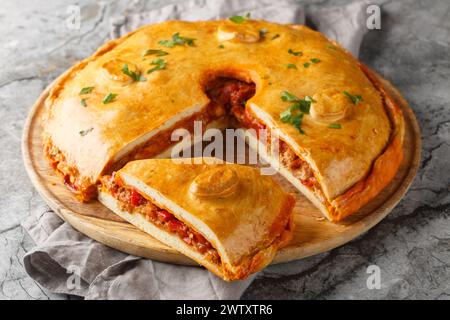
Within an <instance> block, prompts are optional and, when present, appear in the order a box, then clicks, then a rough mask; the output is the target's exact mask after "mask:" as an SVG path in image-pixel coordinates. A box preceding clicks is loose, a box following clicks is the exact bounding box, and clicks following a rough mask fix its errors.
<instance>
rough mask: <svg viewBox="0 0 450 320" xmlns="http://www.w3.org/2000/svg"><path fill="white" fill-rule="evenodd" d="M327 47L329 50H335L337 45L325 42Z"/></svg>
mask: <svg viewBox="0 0 450 320" xmlns="http://www.w3.org/2000/svg"><path fill="white" fill-rule="evenodd" d="M327 48H328V49H331V50H337V47H336V46H333V45H332V44H327Z"/></svg>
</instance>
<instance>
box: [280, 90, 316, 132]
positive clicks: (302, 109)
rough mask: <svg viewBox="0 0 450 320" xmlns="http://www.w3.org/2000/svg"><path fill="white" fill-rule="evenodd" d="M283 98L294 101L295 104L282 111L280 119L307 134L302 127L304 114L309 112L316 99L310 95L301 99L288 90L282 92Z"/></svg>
mask: <svg viewBox="0 0 450 320" xmlns="http://www.w3.org/2000/svg"><path fill="white" fill-rule="evenodd" d="M281 100H283V101H288V102H294V104H293V105H291V106H290V107H289V108H287V109H286V110H285V111H283V112H281V113H280V120H281V121H282V122H284V123H290V124H292V125H293V126H295V127H296V128H297V130H298V131H299V132H300V133H301V134H305V132H304V131H303V130H302V128H301V124H302V120H303V116H304V115H305V114H309V109H310V108H311V103H313V102H315V100H314V99H313V98H311V97H310V96H305V97H304V98H303V99H300V98H298V97H296V96H295V95H293V94H292V93H289V92H287V91H283V92H281Z"/></svg>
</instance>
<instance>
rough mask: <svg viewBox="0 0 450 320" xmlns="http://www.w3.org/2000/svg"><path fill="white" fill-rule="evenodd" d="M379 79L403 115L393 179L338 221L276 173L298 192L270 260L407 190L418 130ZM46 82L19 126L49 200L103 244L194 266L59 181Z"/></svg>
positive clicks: (365, 224)
mask: <svg viewBox="0 0 450 320" xmlns="http://www.w3.org/2000/svg"><path fill="white" fill-rule="evenodd" d="M380 79H381V78H380ZM381 80H382V82H383V83H384V85H385V87H386V89H387V90H388V92H389V93H390V94H391V95H392V97H394V98H395V99H396V100H397V102H398V103H399V105H400V106H401V108H402V110H403V114H404V117H405V125H406V128H405V139H404V153H405V157H404V160H403V163H402V165H401V167H400V170H399V172H398V173H397V175H396V177H395V179H394V180H393V181H392V182H391V183H390V184H389V186H388V187H387V188H385V190H383V192H382V193H381V194H380V195H378V196H377V197H376V198H375V199H374V200H373V201H371V202H370V203H369V204H368V205H366V206H365V207H364V208H363V209H361V210H360V211H359V212H358V213H357V214H355V215H353V216H351V217H349V218H347V219H345V220H344V221H342V222H340V223H331V222H328V221H326V220H325V219H324V218H322V215H321V213H320V212H319V210H318V209H317V208H315V207H314V206H313V205H312V203H311V202H309V201H308V200H307V199H306V198H305V197H304V196H303V195H301V194H299V193H298V192H296V190H295V189H294V188H293V187H292V186H291V185H290V184H289V183H288V182H287V181H286V180H284V179H283V178H282V177H279V176H276V179H277V180H279V181H280V183H281V184H282V185H283V187H285V189H286V190H287V191H290V192H294V193H296V194H297V202H296V207H295V209H294V215H295V231H294V238H293V240H292V241H291V243H290V244H289V246H287V247H285V248H283V249H281V250H280V251H279V252H278V254H277V256H276V257H275V259H274V261H273V263H281V262H287V261H292V260H296V259H301V258H304V257H307V256H311V255H315V254H318V253H322V252H326V251H328V250H331V249H333V248H336V247H338V246H341V245H343V244H345V243H346V242H348V241H350V240H352V239H354V238H355V237H357V236H359V235H361V234H362V233H364V232H366V231H367V230H369V229H370V228H372V227H373V226H374V225H376V224H377V223H378V222H380V221H381V220H382V219H383V218H384V217H386V215H387V214H388V213H389V212H390V211H391V210H392V208H393V207H394V206H395V205H396V204H397V203H398V202H399V201H400V199H401V198H402V196H403V195H404V194H405V193H406V191H407V190H408V188H409V186H410V184H411V183H412V181H413V179H414V176H415V174H416V172H417V169H418V167H419V163H420V152H421V138H420V130H419V126H418V124H417V120H416V118H415V116H414V113H413V111H412V110H411V109H410V107H409V106H408V104H407V102H406V101H405V100H404V99H403V98H402V96H401V95H400V93H399V92H398V91H397V90H396V89H395V88H394V87H393V86H392V85H391V84H390V83H389V82H388V81H386V80H384V79H381ZM56 81H57V80H56ZM50 87H51V86H49V87H48V88H47V89H46V90H45V91H44V92H43V93H42V95H41V97H40V98H39V99H38V101H37V102H36V103H35V105H34V106H33V108H32V110H31V112H30V114H29V116H28V119H27V122H26V125H25V128H24V135H23V141H22V152H23V158H24V162H25V168H26V170H27V172H28V174H29V176H30V178H31V181H32V183H33V184H34V186H35V187H36V189H37V190H38V192H39V193H40V194H41V196H42V197H43V198H44V200H45V201H46V202H47V203H48V205H49V206H50V207H51V208H52V209H53V210H54V211H55V212H56V213H57V214H58V215H59V216H60V217H61V218H62V219H64V220H65V221H67V222H68V223H70V224H71V225H72V226H73V227H74V228H75V229H77V230H79V231H80V232H82V233H84V234H86V235H87V236H89V237H91V238H93V239H95V240H97V241H99V242H101V243H103V244H105V245H107V246H110V247H112V248H115V249H117V250H120V251H124V252H127V253H129V254H133V255H136V256H142V257H146V258H150V259H155V260H159V261H164V262H169V263H175V264H183V265H197V263H196V262H194V261H192V260H191V259H189V258H187V257H185V256H183V255H182V254H180V253H178V252H177V251H175V250H174V249H172V248H169V247H167V246H165V245H164V244H162V243H160V242H159V241H157V240H155V239H153V238H152V237H151V236H149V235H148V234H146V233H144V232H142V231H140V230H138V229H137V228H135V227H134V226H133V225H131V224H129V223H127V222H125V221H123V220H122V219H121V218H119V217H118V216H116V215H115V214H114V213H112V212H111V211H110V210H109V209H107V208H105V207H104V206H102V205H101V204H100V203H99V202H98V201H92V202H90V203H81V202H79V201H78V200H76V199H75V197H74V196H73V195H72V194H71V193H70V191H68V189H66V187H65V186H64V185H63V184H62V183H61V180H60V177H58V176H56V175H55V173H54V172H53V170H52V169H51V168H50V166H49V165H48V162H47V160H46V159H45V158H44V155H43V152H42V141H41V132H42V129H41V125H42V121H41V119H42V113H43V111H44V100H45V98H46V97H47V94H48V91H49V88H50Z"/></svg>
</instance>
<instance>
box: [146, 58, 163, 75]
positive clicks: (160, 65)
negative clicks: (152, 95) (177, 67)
mask: <svg viewBox="0 0 450 320" xmlns="http://www.w3.org/2000/svg"><path fill="white" fill-rule="evenodd" d="M151 65H154V67H153V68H151V69H149V70H147V74H149V73H152V72H155V71H158V70H163V69H165V68H166V65H167V62H166V61H164V59H161V58H160V59H155V60H153V61H152V62H151Z"/></svg>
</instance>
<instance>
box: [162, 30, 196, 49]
mask: <svg viewBox="0 0 450 320" xmlns="http://www.w3.org/2000/svg"><path fill="white" fill-rule="evenodd" d="M194 41H195V39H193V38H187V37H182V36H180V33H179V32H177V33H174V34H173V35H172V40H161V41H159V42H158V43H159V44H160V45H163V46H165V47H167V48H173V47H175V46H184V45H186V44H187V45H188V46H191V47H192V46H194Z"/></svg>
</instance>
